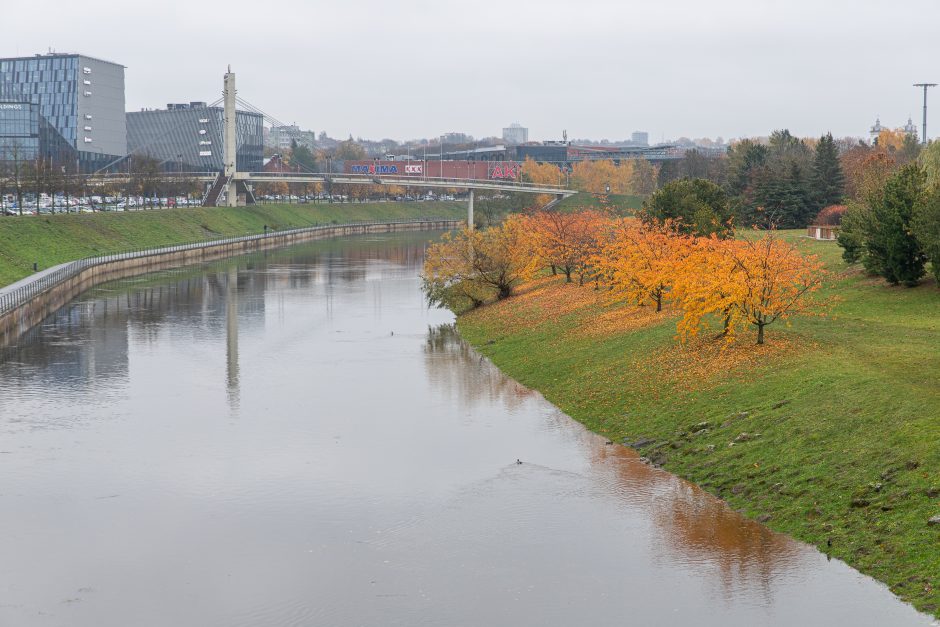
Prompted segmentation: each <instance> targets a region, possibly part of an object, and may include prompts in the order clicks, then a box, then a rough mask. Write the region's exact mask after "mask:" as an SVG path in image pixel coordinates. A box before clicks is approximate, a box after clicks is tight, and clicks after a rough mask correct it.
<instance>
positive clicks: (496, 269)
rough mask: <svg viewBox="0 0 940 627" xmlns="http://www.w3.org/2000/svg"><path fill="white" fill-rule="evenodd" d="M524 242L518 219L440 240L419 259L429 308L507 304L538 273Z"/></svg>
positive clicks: (461, 232) (528, 240) (458, 233)
mask: <svg viewBox="0 0 940 627" xmlns="http://www.w3.org/2000/svg"><path fill="white" fill-rule="evenodd" d="M530 241H531V240H530V239H529V238H528V237H527V233H526V230H525V222H524V220H523V219H522V218H521V217H520V216H511V217H510V218H508V219H507V220H506V221H505V222H503V224H501V225H500V226H492V227H489V228H487V229H476V230H470V229H464V230H462V231H458V232H457V233H456V234H453V235H450V234H448V235H445V236H444V238H443V239H442V241H441V242H439V243H437V244H433V245H432V246H431V247H430V248H428V251H427V254H426V256H425V262H424V272H423V273H422V281H423V286H424V291H425V294H426V295H427V297H428V300H429V302H431V303H432V304H436V305H441V306H445V307H448V308H451V309H453V310H455V311H459V310H460V309H463V308H467V307H478V306H480V305H481V304H483V303H484V302H486V301H487V300H488V299H490V298H493V297H495V298H496V299H503V298H508V297H509V296H511V295H512V291H513V289H514V288H515V287H516V286H518V285H519V284H520V283H522V282H523V281H524V280H526V279H528V278H530V277H531V276H532V275H533V273H534V272H535V270H536V268H537V267H538V263H537V259H536V256H535V255H534V254H533V251H532V249H531V243H530Z"/></svg>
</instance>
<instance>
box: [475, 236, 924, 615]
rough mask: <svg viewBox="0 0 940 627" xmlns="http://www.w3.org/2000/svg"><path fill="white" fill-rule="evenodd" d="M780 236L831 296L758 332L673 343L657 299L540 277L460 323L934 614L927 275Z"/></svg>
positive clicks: (545, 385)
mask: <svg viewBox="0 0 940 627" xmlns="http://www.w3.org/2000/svg"><path fill="white" fill-rule="evenodd" d="M783 235H784V237H786V238H787V239H789V240H791V241H794V242H798V244H799V246H800V247H801V248H803V249H805V250H807V251H810V252H814V253H817V254H819V256H820V257H821V259H823V260H824V261H825V262H826V263H827V267H828V268H829V269H830V270H831V271H832V272H833V273H834V276H833V279H832V280H831V281H830V284H829V285H828V286H827V288H826V289H825V294H826V295H828V296H832V297H835V298H837V299H838V300H837V302H836V304H835V305H834V306H833V308H832V311H831V314H830V315H829V316H827V317H811V318H803V319H798V320H794V321H793V323H792V326H790V327H787V326H785V325H784V324H783V323H777V324H774V325H772V326H770V327H768V340H769V341H770V343H769V345H768V346H766V347H756V346H753V345H752V342H753V339H754V337H753V335H752V334H747V335H743V336H742V337H741V338H740V340H739V344H738V345H736V346H735V347H734V348H733V349H729V350H728V351H724V352H722V351H720V350H718V345H716V344H715V343H714V342H705V343H704V344H703V345H702V346H700V347H699V348H698V349H696V350H690V349H685V350H682V349H679V348H678V347H677V346H676V342H675V340H674V334H675V316H673V315H671V314H669V313H668V312H664V314H662V315H661V317H660V318H656V316H655V314H653V315H651V314H650V313H649V312H643V313H642V314H641V315H636V313H635V308H630V310H629V311H628V310H626V309H624V308H623V307H622V306H617V305H610V304H609V303H607V302H605V301H602V300H599V299H598V298H597V297H596V296H593V297H592V296H590V295H589V292H588V293H585V292H584V291H583V290H591V288H590V287H582V288H578V287H577V286H575V285H565V284H563V283H561V282H560V281H552V280H543V281H542V283H540V284H538V285H537V286H536V287H535V288H530V289H529V291H528V293H522V294H520V295H519V296H516V297H513V298H511V299H509V300H507V301H504V302H501V303H497V304H494V305H489V306H486V307H484V308H482V309H480V310H477V311H475V312H471V313H469V314H466V315H463V316H461V317H460V318H459V321H458V325H459V328H460V331H461V333H462V334H463V336H464V337H466V338H467V340H468V341H470V342H471V343H472V344H474V345H475V346H476V347H478V349H479V350H480V351H481V352H483V353H484V354H486V355H487V356H488V357H490V358H491V359H492V360H493V361H494V362H495V363H496V364H497V365H498V366H499V367H500V368H501V369H503V370H504V371H505V372H506V373H507V374H508V375H510V376H512V377H513V378H515V379H516V380H518V381H520V382H521V383H523V384H525V385H527V386H529V387H532V388H535V389H537V390H539V391H540V392H542V393H543V394H544V395H545V396H546V398H548V399H549V400H550V401H551V402H553V403H555V404H556V405H557V406H559V407H560V408H561V409H562V410H564V411H565V412H566V413H568V414H569V415H570V416H572V417H574V418H575V419H577V420H579V421H581V422H583V423H584V424H585V425H587V426H588V427H589V428H591V429H593V430H595V431H597V432H599V433H602V434H605V435H607V436H608V437H610V438H611V439H614V440H616V441H625V442H636V441H637V440H639V439H640V438H648V439H651V440H653V441H654V443H653V444H652V445H648V446H646V447H643V448H641V452H642V454H644V455H646V456H647V457H650V458H651V459H653V460H654V461H655V462H657V463H660V464H662V465H664V467H665V468H667V469H669V470H671V471H673V472H675V473H677V474H679V475H681V476H683V477H686V478H688V479H690V480H691V481H694V482H696V483H698V484H699V485H701V486H703V487H704V488H705V489H707V490H709V491H711V492H712V493H714V494H716V495H718V496H720V497H721V498H723V499H725V500H727V501H728V502H729V504H730V505H731V506H732V507H734V508H737V509H741V510H742V511H743V512H745V513H746V514H747V515H749V516H751V517H755V518H760V519H761V520H766V521H767V524H768V525H769V526H770V527H772V528H774V529H776V530H779V531H782V532H786V533H788V534H791V535H793V536H794V537H797V538H799V539H802V540H804V541H806V542H810V543H812V544H815V545H817V546H819V547H820V549H821V550H823V551H825V550H827V548H826V543H827V539H831V541H832V547H831V549H828V550H829V552H830V553H831V554H832V555H833V556H834V557H838V558H840V559H843V560H845V561H846V562H848V563H849V564H851V565H852V566H854V567H856V568H858V569H859V570H861V571H862V572H865V573H868V574H870V575H872V576H874V577H876V578H878V579H880V580H881V581H884V582H885V583H887V584H888V585H889V586H890V587H891V589H892V590H893V591H894V592H895V593H896V594H897V595H898V596H900V597H901V598H903V599H905V600H908V601H911V602H913V603H914V604H915V605H916V606H917V607H918V608H920V609H921V610H924V611H926V612H930V613H933V614H935V615H937V616H940V525H935V526H929V525H928V523H927V521H928V519H930V518H931V517H933V516H937V515H940V380H938V373H940V290H938V289H937V286H936V285H934V284H933V283H932V282H925V284H923V285H921V286H920V287H917V288H913V289H910V288H903V287H890V286H887V285H885V284H884V283H883V282H882V281H880V280H877V279H872V278H869V277H866V276H864V275H863V274H862V273H861V272H859V271H858V269H857V268H855V267H853V268H848V267H846V266H845V264H844V263H843V262H842V261H841V257H840V249H839V248H838V247H837V246H836V244H835V243H833V242H815V241H812V240H808V239H806V238H803V237H801V233H800V232H796V231H791V232H786V233H784V234H783ZM523 292H525V289H523ZM572 297H574V299H581V301H583V302H582V304H581V306H578V307H565V306H564V303H566V302H572V300H573V299H572ZM647 309H649V308H647ZM558 311H562V312H567V313H561V314H556V313H554V312H558ZM635 315H636V316H637V317H636V318H635V319H634V318H632V317H631V316H635ZM611 321H613V323H612V322H611ZM705 423H707V424H705ZM741 434H748V435H746V436H743V437H740V436H741ZM755 434H759V435H755ZM736 438H737V439H738V441H737V442H735V440H736Z"/></svg>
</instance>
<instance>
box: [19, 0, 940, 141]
mask: <svg viewBox="0 0 940 627" xmlns="http://www.w3.org/2000/svg"><path fill="white" fill-rule="evenodd" d="M222 6H223V5H221V4H220V5H213V4H212V3H204V4H201V5H199V4H197V5H194V4H191V3H187V4H183V3H182V2H179V1H178V0H168V1H167V2H164V3H161V4H160V5H156V6H153V7H151V6H148V7H146V8H141V9H137V8H136V7H135V6H133V5H127V6H124V7H122V9H121V11H119V12H118V11H115V10H114V6H113V3H111V2H105V1H104V0H85V1H83V2H82V3H73V4H68V5H62V4H60V3H56V2H50V1H48V0H40V1H38V2H34V3H14V4H13V5H11V6H9V7H5V8H4V13H5V18H6V21H7V22H8V23H11V24H16V25H18V26H17V28H15V29H10V31H9V32H8V33H7V34H6V36H5V38H4V41H3V43H2V44H0V56H25V55H31V54H36V53H45V52H47V51H48V50H49V49H50V48H51V49H54V50H56V51H58V52H80V53H82V54H86V55H90V56H93V57H98V58H102V59H106V60H111V61H114V62H117V63H121V64H123V65H125V66H126V67H127V70H126V85H127V92H126V94H127V110H128V111H138V110H140V109H141V108H154V107H163V106H165V105H166V103H168V102H177V101H179V102H188V101H191V100H205V101H210V102H211V101H213V100H215V99H216V98H217V97H218V96H219V95H220V93H221V89H222V74H223V73H224V71H225V68H226V66H227V65H229V64H231V66H232V69H233V71H235V72H236V73H237V75H238V84H239V95H240V96H241V97H242V98H244V99H246V100H248V101H250V102H252V103H254V104H255V105H257V106H259V107H260V108H262V109H264V110H265V111H267V112H269V113H271V114H272V115H274V116H275V117H277V118H278V119H280V120H282V121H284V122H285V123H287V124H292V123H296V124H297V125H299V126H300V127H302V128H304V129H313V130H316V131H317V132H320V131H322V130H325V131H326V132H327V134H328V135H330V136H331V137H336V138H345V137H348V136H349V135H352V136H354V137H363V138H370V139H376V140H379V139H382V138H393V139H397V140H408V139H413V138H420V137H433V136H435V135H440V134H444V133H447V132H451V131H459V132H464V133H468V134H470V135H473V136H474V137H478V138H482V137H492V136H496V137H499V136H500V135H501V131H502V129H503V128H504V127H506V126H507V125H508V124H509V123H510V122H512V121H519V122H520V123H521V124H522V125H523V126H525V127H527V128H528V129H529V139H531V140H551V139H561V135H562V131H563V130H567V132H568V135H569V137H572V138H596V139H601V138H605V137H606V138H609V139H628V138H630V136H631V134H632V132H633V131H636V130H644V131H647V132H648V133H649V141H650V143H656V142H659V141H661V140H662V139H664V138H665V139H667V140H668V139H676V138H679V137H689V138H699V137H708V138H716V137H723V138H725V139H729V138H734V137H744V136H762V135H768V134H769V133H770V132H771V131H773V130H774V129H779V128H789V129H790V131H791V132H792V133H793V134H795V135H800V136H818V135H820V134H823V133H826V132H832V133H833V135H835V136H840V137H841V136H855V137H865V136H866V135H867V131H868V129H869V128H870V127H871V126H872V124H873V123H874V121H875V118H876V117H880V119H881V121H882V124H884V125H885V126H889V127H892V128H896V127H900V126H903V125H904V123H905V122H906V121H907V119H908V117H911V118H912V119H913V120H914V122H915V123H916V124H918V125H919V124H920V111H921V104H922V103H921V98H922V93H921V91H920V90H918V89H917V88H915V87H913V86H912V85H913V83H916V82H924V81H936V80H938V79H940V61H938V57H937V54H936V52H937V46H936V44H935V43H934V37H933V36H934V33H933V32H932V30H933V28H934V26H933V25H934V24H935V23H936V21H937V20H936V18H937V17H940V8H938V6H937V5H936V4H935V3H934V2H930V1H926V0H902V1H901V2H894V3H891V4H890V5H888V4H885V3H884V2H879V1H875V0H868V1H861V2H825V3H823V2H809V1H806V0H797V1H795V2H791V3H788V4H787V5H785V6H784V5H778V4H777V3H773V2H770V1H763V2H761V1H753V0H752V1H743V0H724V1H721V0H716V1H715V2H711V3H708V4H707V5H703V4H701V3H699V2H694V1H693V0H675V1H673V2H664V3H658V4H655V5H654V4H653V3H646V4H632V3H618V2H607V1H604V0H585V2H583V3H580V4H579V6H578V10H577V11H573V10H572V9H571V6H570V4H568V3H562V2H555V1H552V0H549V1H542V2H535V1H534V0H520V1H518V2H515V3H511V4H499V5H492V6H491V5H473V7H472V8H470V7H468V6H465V5H456V4H452V3H446V2H430V1H426V0H414V1H411V2H407V1H406V2H398V3H388V2H379V1H377V0H361V1H360V2H356V3H329V4H322V5H321V4H320V3H318V4H314V5H311V4H308V3H304V2H301V1H300V0H285V1H284V2H281V3H279V5H278V13H277V16H271V17H270V18H266V19H269V20H270V22H271V23H270V26H272V28H266V27H265V24H264V21H263V19H262V21H261V22H259V15H258V13H257V10H256V5H254V4H249V3H246V2H241V1H235V2H230V3H227V4H226V5H224V6H225V8H226V11H230V13H226V14H225V17H226V25H225V28H217V27H212V28H208V27H207V26H206V25H209V24H218V20H219V18H220V15H222V14H221V13H220V10H221V7H222ZM285 15H289V16H291V20H290V23H291V24H292V25H295V26H296V29H295V30H294V31H289V30H285V29H281V28H273V26H274V25H276V24H280V23H281V21H282V20H283V17H284V16H285ZM91 16H93V19H92V17H91ZM892 16H893V17H894V19H893V21H892V20H889V21H888V22H886V20H887V19H888V18H891V17H892ZM912 16H915V17H916V19H909V18H910V17H912ZM889 23H894V24H897V25H901V24H903V28H901V27H900V26H899V27H897V28H888V27H886V25H887V24H889ZM226 36H228V37H230V39H226ZM579 42H580V44H579ZM875 42H877V45H875ZM745 50H746V54H745V53H744V52H743V51H745ZM930 96H931V97H934V98H935V102H936V105H935V107H936V108H934V109H933V111H935V112H936V113H937V114H940V91H938V92H937V94H936V95H934V94H933V93H932V94H930ZM935 119H936V120H937V122H934V123H933V124H929V123H928V132H930V131H931V129H938V128H940V118H935ZM931 135H932V136H935V134H934V133H932V132H931Z"/></svg>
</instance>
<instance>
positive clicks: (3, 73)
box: [0, 53, 127, 171]
mask: <svg viewBox="0 0 940 627" xmlns="http://www.w3.org/2000/svg"><path fill="white" fill-rule="evenodd" d="M126 153H127V129H126V125H125V117H124V66H122V65H119V64H117V63H112V62H110V61H103V60H101V59H95V58H93V57H89V56H85V55H81V54H60V53H50V54H46V55H35V56H32V57H14V58H2V59H0V160H2V161H10V160H24V161H32V160H36V159H47V160H49V161H50V162H52V163H54V164H56V165H61V166H62V167H68V168H69V169H70V170H71V169H73V167H74V168H78V169H79V170H81V171H94V170H97V169H101V168H103V167H106V166H107V165H108V164H109V163H111V162H113V161H115V160H120V158H121V157H123V156H124V155H125V154H126Z"/></svg>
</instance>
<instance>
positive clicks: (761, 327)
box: [757, 322, 764, 346]
mask: <svg viewBox="0 0 940 627" xmlns="http://www.w3.org/2000/svg"><path fill="white" fill-rule="evenodd" d="M763 343H764V323H763V322H758V323H757V345H758V346H760V345H761V344H763Z"/></svg>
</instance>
